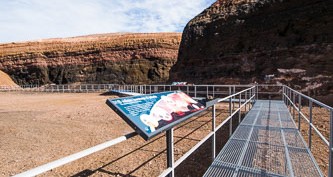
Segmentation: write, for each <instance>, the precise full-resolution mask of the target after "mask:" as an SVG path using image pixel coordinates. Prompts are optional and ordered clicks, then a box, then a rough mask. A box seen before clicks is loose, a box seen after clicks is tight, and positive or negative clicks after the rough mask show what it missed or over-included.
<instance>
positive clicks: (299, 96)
mask: <svg viewBox="0 0 333 177" xmlns="http://www.w3.org/2000/svg"><path fill="white" fill-rule="evenodd" d="M301 109H302V96H301V94H299V95H298V130H299V131H301V112H302V111H301Z"/></svg>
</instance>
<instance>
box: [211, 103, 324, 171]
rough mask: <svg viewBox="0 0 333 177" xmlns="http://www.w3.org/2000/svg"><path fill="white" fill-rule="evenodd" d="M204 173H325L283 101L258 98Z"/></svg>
mask: <svg viewBox="0 0 333 177" xmlns="http://www.w3.org/2000/svg"><path fill="white" fill-rule="evenodd" d="M204 176H214V177H215V176H228V177H229V176H232V177H237V176H242V177H254V176H258V177H259V176H302V177H304V176H311V177H312V176H323V175H322V173H321V171H320V169H319V167H318V165H317V163H316V161H315V160H314V158H313V156H312V154H311V152H310V150H309V149H308V148H307V146H306V145H305V142H304V140H303V138H302V137H301V135H300V133H299V131H298V130H297V128H296V125H295V123H294V121H293V120H292V118H291V116H290V113H289V111H288V109H287V107H286V105H285V104H284V103H283V102H282V101H272V100H257V101H256V103H255V104H254V106H253V108H252V109H251V111H249V112H248V114H247V115H246V116H245V118H244V120H243V121H242V122H241V124H240V125H239V126H238V128H237V129H236V131H235V132H234V133H233V135H232V136H231V138H230V139H229V141H228V142H227V144H226V145H225V146H224V148H223V149H222V150H221V152H220V153H219V154H218V155H217V157H216V158H215V160H214V162H213V163H212V165H211V166H210V167H209V168H208V170H207V171H206V173H205V174H204Z"/></svg>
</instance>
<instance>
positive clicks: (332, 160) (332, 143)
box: [282, 86, 333, 177]
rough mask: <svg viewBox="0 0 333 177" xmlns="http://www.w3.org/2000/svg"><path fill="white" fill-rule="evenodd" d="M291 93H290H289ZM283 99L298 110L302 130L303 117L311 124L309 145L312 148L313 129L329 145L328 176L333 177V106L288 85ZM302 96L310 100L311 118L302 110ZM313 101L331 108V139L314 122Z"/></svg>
mask: <svg viewBox="0 0 333 177" xmlns="http://www.w3.org/2000/svg"><path fill="white" fill-rule="evenodd" d="M288 94H289V95H288ZM282 95H283V98H282V99H283V101H284V102H285V103H286V104H287V106H288V104H289V105H291V107H292V108H293V109H294V111H295V110H296V111H297V112H298V114H299V117H298V122H299V123H298V129H299V130H300V128H301V127H300V126H301V124H300V122H301V120H300V119H301V117H302V118H304V119H305V120H306V121H307V123H308V124H309V131H308V146H309V147H310V149H311V144H312V129H314V131H315V132H316V134H317V135H318V136H319V137H320V139H321V140H322V141H323V142H324V143H325V144H326V146H327V147H328V150H329V162H328V163H329V164H328V165H329V166H328V168H329V171H328V176H329V177H333V108H332V107H330V106H328V105H326V104H324V103H322V102H320V101H318V100H316V99H314V98H311V97H309V96H307V95H304V94H303V93H300V92H298V91H296V90H294V89H292V88H290V87H288V86H283V94H282ZM296 95H297V96H298V101H297V99H295V97H296ZM292 96H293V100H292V98H291V97H292ZM302 98H305V99H307V100H309V111H310V112H309V118H307V117H306V116H305V115H304V114H303V112H302V110H301V104H302V102H301V99H302ZM296 102H298V107H297V105H296ZM313 103H315V104H317V105H319V106H321V107H323V108H325V109H327V110H329V114H330V115H329V122H330V126H329V127H330V128H329V140H327V139H326V137H325V136H324V135H323V134H322V133H321V132H320V131H319V130H318V129H317V128H316V126H315V125H314V124H313V123H312V108H313ZM293 118H294V119H295V114H293Z"/></svg>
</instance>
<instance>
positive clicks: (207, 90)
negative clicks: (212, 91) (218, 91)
mask: <svg viewBox="0 0 333 177" xmlns="http://www.w3.org/2000/svg"><path fill="white" fill-rule="evenodd" d="M208 92H209V88H208V85H207V89H206V98H208Z"/></svg>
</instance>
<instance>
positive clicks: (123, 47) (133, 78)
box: [0, 33, 181, 84]
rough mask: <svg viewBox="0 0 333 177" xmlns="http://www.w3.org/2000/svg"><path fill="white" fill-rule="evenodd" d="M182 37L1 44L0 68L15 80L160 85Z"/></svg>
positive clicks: (130, 36) (102, 37)
mask: <svg viewBox="0 0 333 177" xmlns="http://www.w3.org/2000/svg"><path fill="white" fill-rule="evenodd" d="M180 38H181V34H180V33H156V34H143V33H138V34H133V33H132V34H131V33H124V34H103V35H90V36H81V37H73V38H60V39H46V40H40V41H30V42H21V43H8V44H0V70H2V71H4V72H6V73H8V74H9V75H10V76H11V77H12V78H13V79H14V80H15V81H16V83H18V84H47V83H56V84H71V83H118V84H151V83H164V82H166V80H167V79H168V78H169V70H170V68H171V66H172V65H173V64H174V63H175V62H176V59H177V55H178V48H179V44H180Z"/></svg>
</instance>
